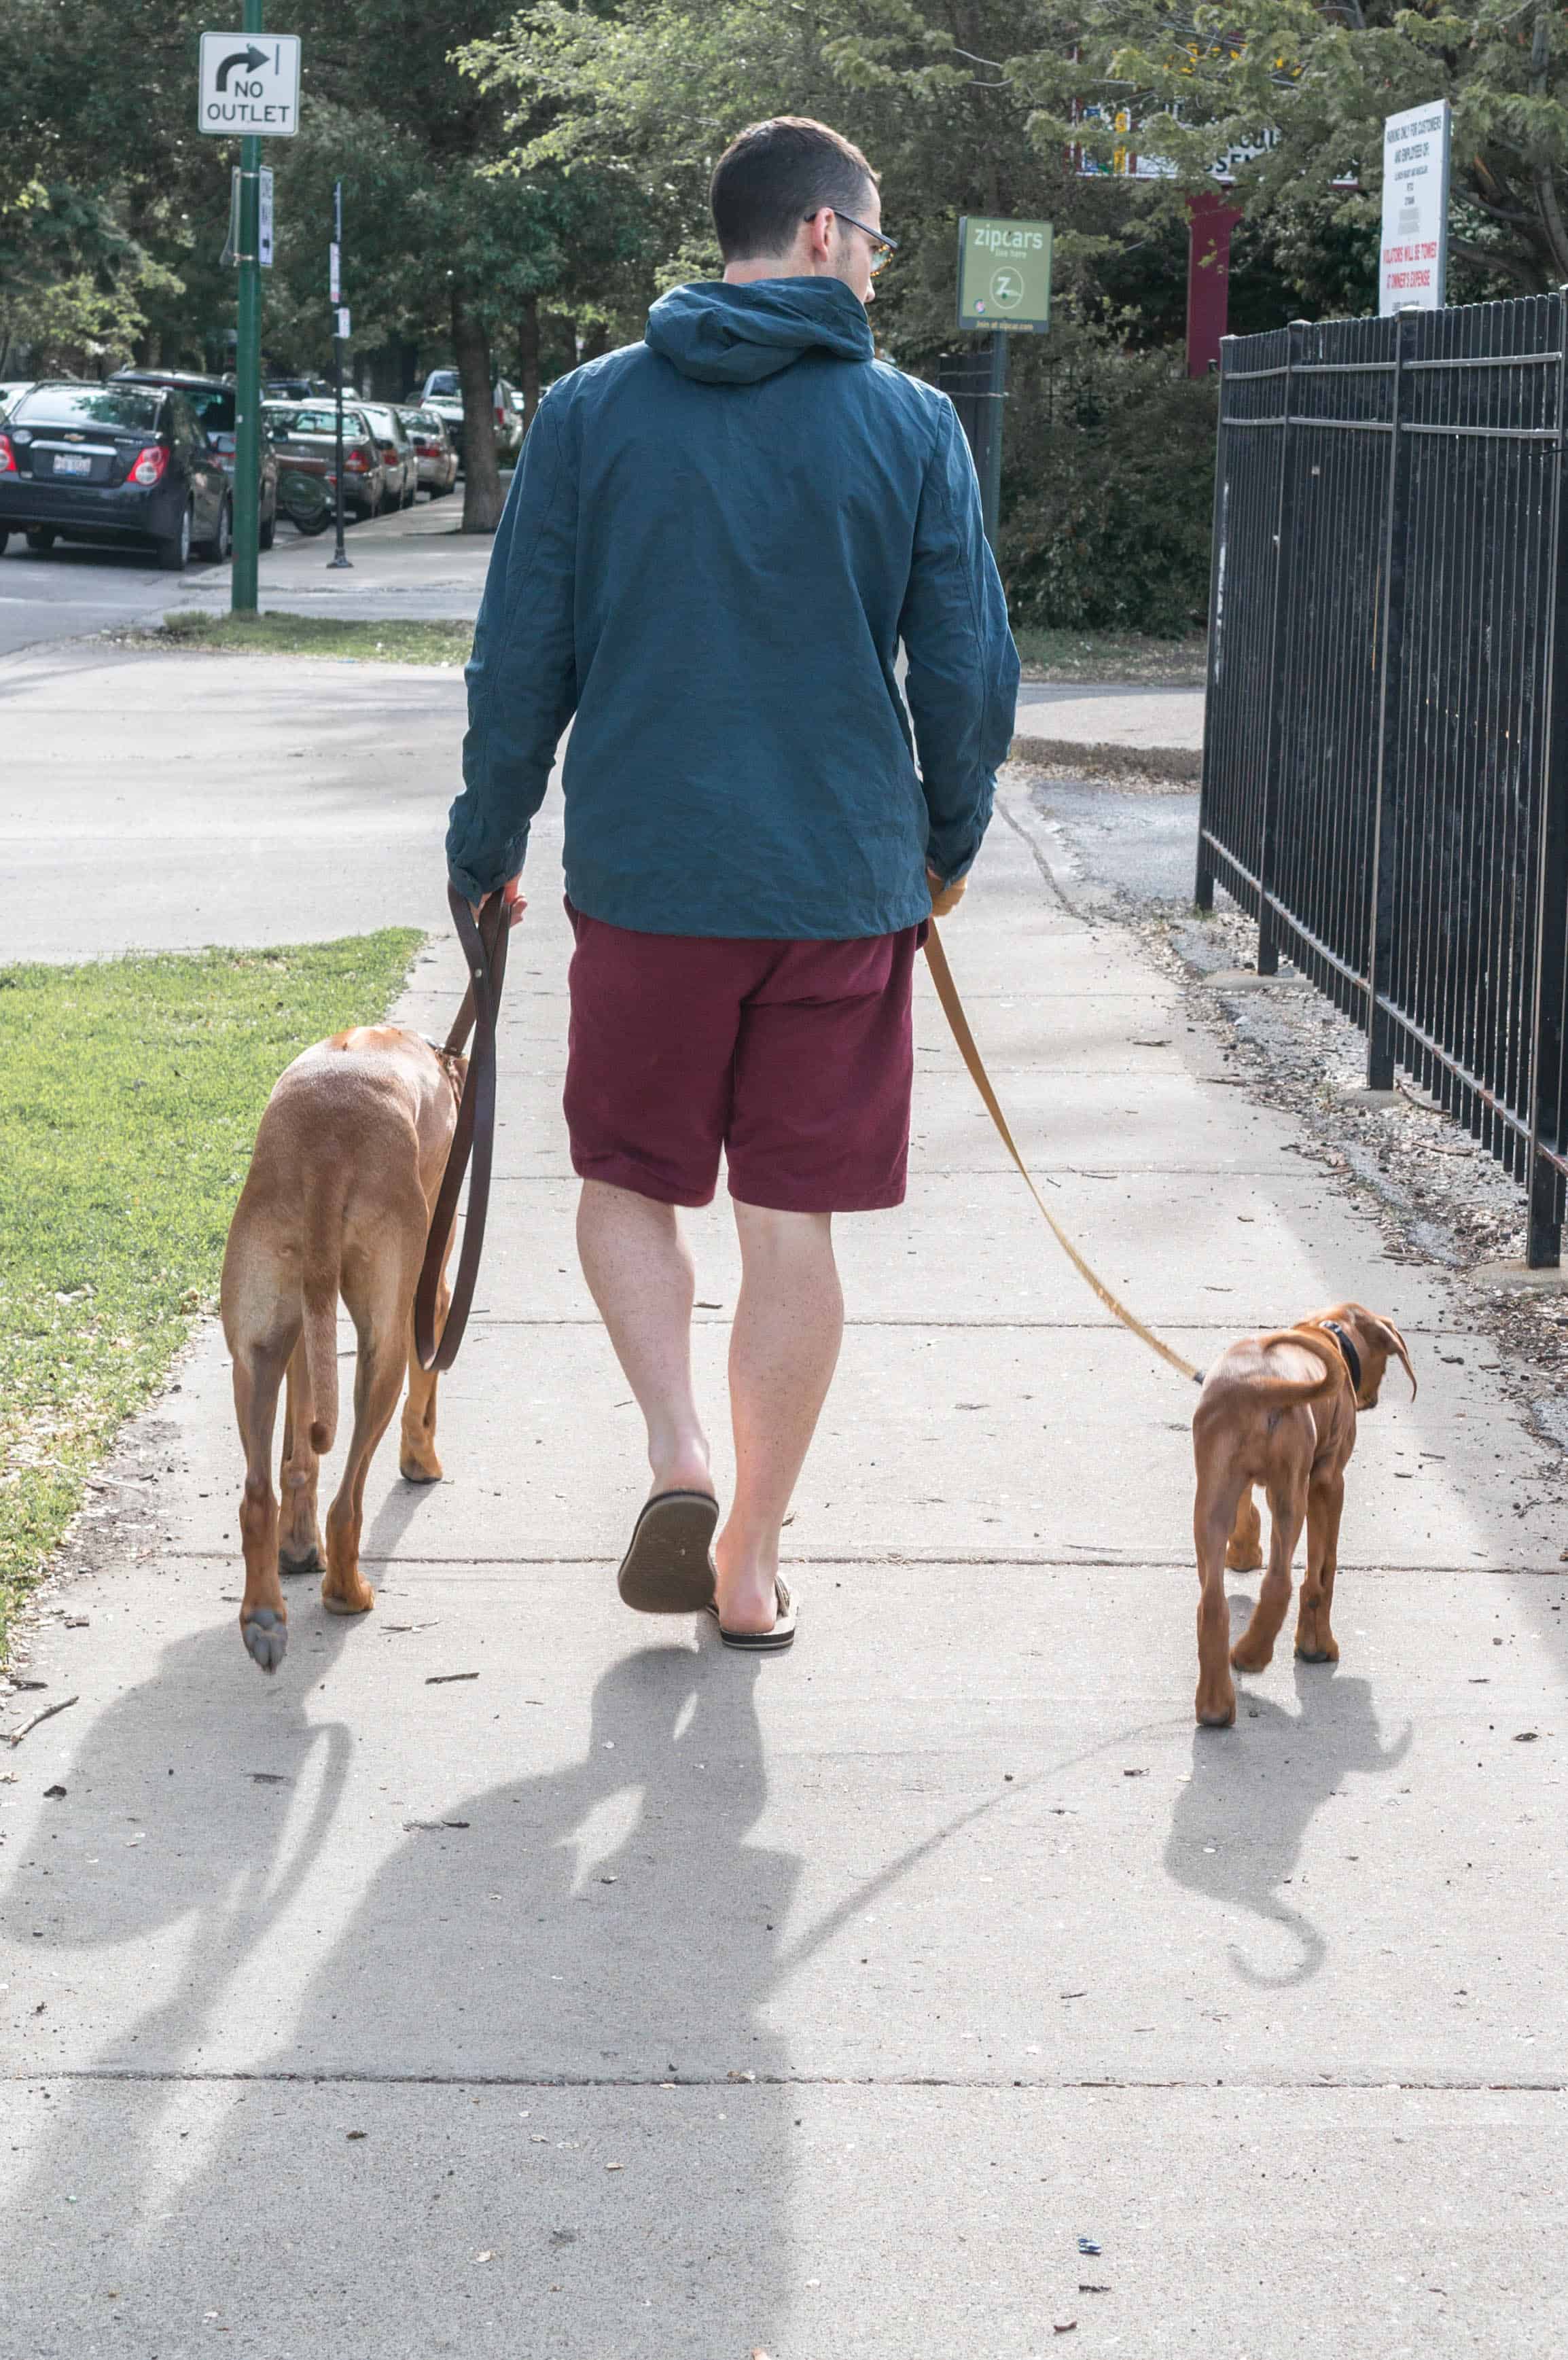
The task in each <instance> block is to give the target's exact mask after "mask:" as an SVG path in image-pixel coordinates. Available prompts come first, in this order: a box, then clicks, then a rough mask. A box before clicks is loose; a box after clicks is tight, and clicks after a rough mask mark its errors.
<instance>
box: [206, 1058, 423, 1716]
mask: <svg viewBox="0 0 1568 2360" xmlns="http://www.w3.org/2000/svg"><path fill="white" fill-rule="evenodd" d="M466 1070H467V1060H466V1058H464V1057H460V1056H456V1055H455V1054H451V1053H450V1052H448V1051H446V1050H444V1049H435V1048H433V1047H432V1045H431V1044H430V1043H429V1042H428V1041H423V1040H422V1039H421V1038H420V1036H419V1034H418V1033H416V1032H404V1031H403V1030H402V1029H401V1027H400V1026H398V1025H393V1024H376V1025H366V1026H361V1027H359V1028H357V1029H356V1030H355V1031H354V1032H340V1033H338V1034H337V1035H336V1036H335V1038H334V1039H333V1040H331V1041H322V1042H318V1043H317V1044H316V1046H315V1047H314V1048H313V1049H307V1050H306V1051H305V1052H304V1054H302V1056H299V1057H296V1058H295V1060H294V1062H293V1064H292V1065H291V1066H290V1067H289V1068H288V1070H287V1071H286V1072H285V1073H284V1074H283V1075H281V1076H280V1079H279V1082H278V1085H277V1087H276V1088H275V1089H274V1091H273V1093H272V1096H271V1098H269V1100H268V1103H267V1109H266V1111H265V1113H264V1114H263V1115H262V1118H261V1127H260V1129H259V1131H258V1132H257V1135H256V1148H255V1152H254V1153H253V1154H252V1156H251V1160H250V1172H249V1175H248V1177H247V1180H246V1184H245V1186H244V1189H243V1190H242V1191H241V1194H240V1199H239V1203H238V1205H237V1206H236V1208H235V1216H234V1220H233V1223H232V1224H231V1226H230V1229H229V1237H228V1248H227V1251H226V1252H225V1256H224V1278H223V1316H224V1334H225V1336H226V1338H228V1347H229V1350H230V1352H231V1353H232V1355H233V1357H234V1399H235V1410H236V1415H237V1416H238V1419H239V1432H240V1439H241V1441H242V1442H243V1444H244V1446H245V1497H244V1500H243V1502H242V1503H241V1506H240V1516H239V1528H240V1538H241V1541H242V1544H243V1546H244V1550H245V1598H244V1602H243V1603H242V1605H241V1607H240V1612H239V1627H240V1634H241V1636H242V1637H243V1639H244V1641H245V1644H246V1645H247V1648H248V1649H249V1651H250V1653H251V1655H253V1656H254V1658H255V1659H256V1661H257V1663H258V1664H259V1665H260V1666H261V1668H262V1670H263V1671H264V1672H275V1671H276V1670H277V1668H278V1666H279V1665H280V1663H281V1662H282V1660H283V1653H284V1649H285V1647H286V1646H287V1644H288V1637H289V1633H288V1622H289V1613H288V1609H287V1607H286V1606H285V1605H284V1603H283V1592H282V1590H281V1588H280V1584H279V1579H278V1575H279V1568H280V1563H281V1567H282V1570H283V1571H284V1572H286V1573H313V1572H315V1571H317V1570H318V1569H319V1568H322V1567H323V1549H322V1539H321V1532H320V1528H319V1526H318V1524H317V1522H316V1473H317V1469H318V1466H319V1464H320V1454H321V1453H322V1452H323V1450H330V1449H331V1448H332V1444H333V1438H334V1434H335V1432H336V1428H337V1299H338V1296H339V1295H340V1294H341V1295H342V1296H343V1299H344V1301H345V1303H346V1305H347V1306H348V1309H349V1313H350V1316H351V1317H352V1318H353V1321H354V1325H355V1328H356V1332H357V1335H358V1338H359V1352H358V1359H357V1362H356V1368H355V1374H354V1436H353V1439H352V1441H351V1443H350V1445H349V1449H348V1457H347V1460H346V1462H345V1466H344V1470H343V1480H342V1482H341V1483H340V1484H339V1486H338V1491H337V1496H336V1498H335V1499H334V1501H333V1503H332V1505H331V1507H330V1508H329V1509H328V1510H327V1517H326V1548H325V1554H324V1568H325V1570H324V1575H323V1581H322V1602H323V1605H324V1606H325V1607H326V1608H327V1609H328V1611H329V1612H332V1613H334V1614H363V1613H365V1612H367V1610H368V1609H369V1608H370V1607H371V1606H373V1605H374V1604H375V1600H376V1593H375V1591H374V1590H372V1589H371V1588H370V1585H369V1584H368V1582H367V1581H366V1580H364V1579H363V1578H362V1577H361V1575H360V1571H359V1530H360V1522H361V1517H362V1514H363V1509H364V1499H365V1478H366V1474H367V1471H368V1470H369V1465H370V1460H371V1458H372V1456H373V1454H374V1452H375V1449H376V1446H377V1444H378V1442H379V1441H380V1439H381V1437H382V1435H383V1434H384V1433H385V1431H386V1429H387V1425H388V1422H389V1419H390V1417H391V1415H392V1412H393V1411H394V1410H395V1409H396V1408H397V1405H398V1395H399V1393H400V1392H401V1391H402V1383H403V1371H404V1368H405V1367H406V1368H407V1370H408V1378H409V1397H408V1402H407V1404H406V1406H405V1408H404V1410H403V1430H402V1448H401V1450H400V1454H399V1461H398V1463H399V1467H400V1470H401V1472H402V1474H403V1475H404V1476H405V1477H406V1478H407V1480H409V1481H410V1482H411V1483H434V1482H437V1481H439V1480H440V1477H441V1462H440V1460H439V1459H437V1458H436V1455H435V1382H436V1381H435V1378H434V1377H433V1375H427V1374H426V1373H425V1371H423V1370H422V1368H421V1367H420V1365H419V1360H418V1357H417V1355H416V1354H415V1352H414V1349H413V1336H412V1319H413V1299H414V1288H415V1286H416V1284H418V1280H419V1273H420V1265H421V1263H422V1260H423V1258H424V1244H425V1237H426V1234H427V1231H428V1229H429V1226H430V1218H431V1212H432V1208H433V1206H434V1203H435V1199H436V1194H437V1191H438V1190H439V1188H440V1186H441V1176H442V1174H443V1172H444V1170H445V1167H446V1157H447V1152H448V1150H449V1149H450V1147H451V1144H452V1134H453V1130H454V1127H455V1121H456V1115H457V1101H458V1098H460V1096H461V1094H462V1088H463V1079H464V1076H465V1074H466ZM446 1242H447V1247H448V1250H450V1247H451V1242H452V1241H451V1239H450V1238H448V1239H447V1241H446ZM447 1302H448V1295H447V1291H446V1284H445V1279H444V1277H443V1280H442V1287H441V1294H440V1298H439V1300H438V1303H437V1306H436V1318H437V1327H438V1329H439V1327H440V1325H441V1323H442V1322H444V1319H445V1317H446V1307H447ZM285 1372H286V1373H287V1377H288V1407H287V1410H286V1412H285V1415H284V1424H283V1467H282V1476H281V1482H280V1488H281V1491H282V1494H283V1504H282V1513H281V1518H280V1513H279V1504H278V1502H277V1500H276V1499H275V1498H274V1496H273V1491H272V1476H271V1459H272V1428H273V1423H274V1419H275V1417H276V1415H277V1408H278V1393H279V1389H280V1385H281V1384H282V1382H283V1380H284V1376H285Z"/></svg>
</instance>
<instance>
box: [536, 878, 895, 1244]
mask: <svg viewBox="0 0 1568 2360" xmlns="http://www.w3.org/2000/svg"><path fill="white" fill-rule="evenodd" d="M566 914H567V916H568V917H569V918H570V919H571V921H572V925H573V928H574V930H575V932H576V937H577V947H576V951H575V953H574V954H573V957H572V967H571V978H570V980H571V993H572V1023H571V1033H570V1045H569V1053H568V1057H567V1065H566V1098H565V1107H566V1128H567V1130H568V1131H569V1132H570V1133H571V1140H572V1164H573V1167H574V1169H575V1170H576V1171H577V1172H578V1173H580V1174H581V1175H582V1176H583V1178H584V1179H585V1180H607V1181H609V1183H610V1185H612V1186H614V1187H617V1188H634V1189H635V1190H636V1191H637V1193H638V1195H639V1196H653V1197H656V1198H657V1199H658V1200H659V1202H660V1203H661V1204H664V1205H706V1204H707V1203H708V1202H709V1201H710V1199H711V1197H712V1196H713V1192H714V1188H715V1186H716V1185H717V1183H718V1158H719V1153H720V1150H722V1151H723V1153H725V1154H726V1155H727V1156H728V1157H729V1193H730V1195H731V1196H738V1197H739V1198H740V1201H741V1203H742V1204H746V1205H762V1206H766V1207H770V1208H772V1209H773V1211H776V1212H783V1213H865V1212H872V1211H874V1210H876V1209H877V1208H879V1207H883V1206H886V1205H899V1204H902V1203H903V1201H904V1181H905V1165H906V1164H907V1162H908V1156H909V1086H910V1078H911V1074H912V1070H913V1066H914V1052H913V1047H912V1044H911V1039H910V1022H909V998H910V979H911V977H912V975H913V973H914V967H915V953H916V949H917V948H918V946H919V945H920V942H921V941H922V940H923V938H924V935H925V931H926V930H925V928H924V927H923V926H910V927H907V928H906V929H905V932H903V933H902V934H873V935H872V936H871V937H869V938H868V939H867V940H865V941H863V942H850V943H780V942H750V941H744V940H736V939H733V938H728V937H726V938H714V939H709V938H707V937H705V936H702V935H696V934H634V933H632V932H630V930H629V929H627V928H626V927H623V926H611V925H607V924H606V923H604V921H603V920H602V919H599V918H589V917H585V916H584V914H583V912H581V911H580V910H575V909H573V907H572V905H571V903H570V902H569V901H568V902H567V904H566Z"/></svg>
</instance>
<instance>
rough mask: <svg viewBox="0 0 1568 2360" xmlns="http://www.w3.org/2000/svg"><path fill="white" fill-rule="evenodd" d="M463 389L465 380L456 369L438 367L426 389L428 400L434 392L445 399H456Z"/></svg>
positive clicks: (425, 395)
mask: <svg viewBox="0 0 1568 2360" xmlns="http://www.w3.org/2000/svg"><path fill="white" fill-rule="evenodd" d="M462 390H463V380H462V378H461V377H459V376H458V374H457V372H456V370H455V369H437V370H436V371H435V373H434V375H433V377H431V379H430V382H429V384H428V385H427V386H426V387H425V389H424V398H425V399H426V400H427V401H428V400H429V399H431V396H432V395H435V396H437V397H438V398H439V399H441V400H443V401H452V400H455V399H456V398H457V396H458V395H459V394H460V393H461V392H462Z"/></svg>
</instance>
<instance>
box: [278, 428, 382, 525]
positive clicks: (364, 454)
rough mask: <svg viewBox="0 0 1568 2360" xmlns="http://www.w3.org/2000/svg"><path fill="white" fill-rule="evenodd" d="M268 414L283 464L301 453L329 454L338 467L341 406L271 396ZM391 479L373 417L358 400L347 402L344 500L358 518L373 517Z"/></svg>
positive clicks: (330, 461)
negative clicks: (372, 426) (386, 475)
mask: <svg viewBox="0 0 1568 2360" xmlns="http://www.w3.org/2000/svg"><path fill="white" fill-rule="evenodd" d="M261 407H262V413H263V415H264V416H265V418H266V420H267V431H268V432H269V434H270V436H271V437H272V440H273V442H274V443H275V444H276V445H277V449H278V462H279V464H280V466H284V467H286V466H287V465H288V464H289V463H290V461H291V459H293V458H294V457H296V456H297V455H299V454H302V453H303V454H308V455H312V456H313V457H315V458H318V459H325V460H326V462H327V464H328V466H329V468H332V469H334V470H335V466H336V459H337V405H336V403H335V402H332V401H266V402H263V403H262V405H261ZM385 490H386V482H385V479H384V477H383V475H382V473H381V448H380V444H379V443H378V441H377V439H376V436H375V435H374V434H373V433H372V432H371V431H370V421H369V420H368V419H367V418H366V417H364V416H363V415H362V414H361V412H360V410H359V409H358V408H357V406H356V405H354V404H350V403H348V402H346V401H345V403H344V405H343V505H344V508H345V512H351V513H352V514H353V515H354V516H355V517H356V518H358V519H364V518H365V517H373V516H374V515H375V513H376V511H377V509H378V508H379V507H380V505H381V496H382V494H383V492H384V491H385Z"/></svg>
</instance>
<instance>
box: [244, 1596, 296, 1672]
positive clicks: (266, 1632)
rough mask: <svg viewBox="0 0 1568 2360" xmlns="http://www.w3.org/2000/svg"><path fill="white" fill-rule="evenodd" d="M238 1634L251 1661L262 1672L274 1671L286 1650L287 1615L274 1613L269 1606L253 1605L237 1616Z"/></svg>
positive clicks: (287, 1634)
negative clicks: (246, 1611)
mask: <svg viewBox="0 0 1568 2360" xmlns="http://www.w3.org/2000/svg"><path fill="white" fill-rule="evenodd" d="M239 1635H240V1637H241V1638H242V1639H243V1640H244V1641H245V1644H246V1647H247V1651H248V1653H249V1655H250V1658H251V1661H252V1662H253V1663H255V1664H258V1665H259V1666H260V1667H261V1669H262V1670H263V1671H264V1672H275V1671H276V1670H277V1668H278V1666H279V1665H280V1663H281V1662H282V1660H283V1657H284V1655H285V1653H286V1652H287V1650H288V1645H289V1622H288V1617H287V1616H286V1615H283V1614H275V1613H274V1612H273V1611H272V1609H271V1607H270V1606H253V1607H252V1608H251V1609H250V1611H249V1612H248V1613H242V1614H241V1616H240V1618H239Z"/></svg>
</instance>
